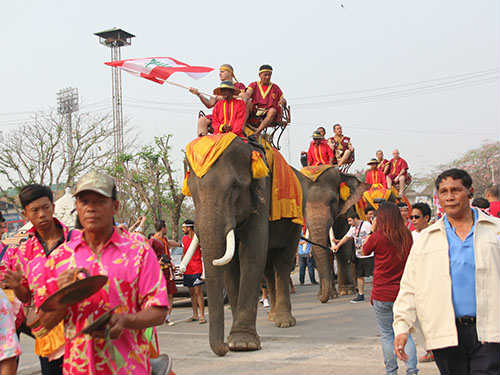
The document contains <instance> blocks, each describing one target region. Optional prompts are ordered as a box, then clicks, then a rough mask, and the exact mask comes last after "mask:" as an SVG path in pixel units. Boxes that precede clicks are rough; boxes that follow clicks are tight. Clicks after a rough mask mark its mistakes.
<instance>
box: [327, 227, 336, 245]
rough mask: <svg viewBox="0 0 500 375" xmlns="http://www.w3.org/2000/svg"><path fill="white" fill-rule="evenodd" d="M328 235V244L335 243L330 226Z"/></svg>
mask: <svg viewBox="0 0 500 375" xmlns="http://www.w3.org/2000/svg"><path fill="white" fill-rule="evenodd" d="M328 236H329V237H330V246H333V245H335V241H334V239H335V235H334V234H333V228H332V227H330V230H329V231H328Z"/></svg>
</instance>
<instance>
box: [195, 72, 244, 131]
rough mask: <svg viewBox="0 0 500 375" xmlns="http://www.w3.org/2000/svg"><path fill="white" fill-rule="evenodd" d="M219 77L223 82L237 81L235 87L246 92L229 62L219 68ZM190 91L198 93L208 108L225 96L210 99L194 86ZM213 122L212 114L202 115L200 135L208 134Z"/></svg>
mask: <svg viewBox="0 0 500 375" xmlns="http://www.w3.org/2000/svg"><path fill="white" fill-rule="evenodd" d="M219 78H220V80H221V82H224V81H231V82H235V83H234V87H236V88H237V89H238V90H239V92H238V95H240V94H241V95H243V93H244V92H245V89H246V87H245V85H244V84H243V83H241V82H238V80H237V79H236V77H235V75H234V70H233V67H232V66H231V65H229V64H222V65H221V66H220V68H219ZM189 91H190V92H191V94H194V95H196V96H197V97H198V98H199V99H200V101H201V102H202V103H203V104H204V105H205V107H207V108H213V107H214V106H215V104H216V103H217V101H219V100H222V99H223V98H222V97H221V96H212V97H210V99H207V98H206V97H205V96H204V95H202V94H200V92H199V91H198V89H195V88H193V87H190V88H189ZM211 123H212V115H207V116H202V117H200V118H199V119H198V136H199V137H201V136H204V135H207V134H208V128H209V126H210V124H211Z"/></svg>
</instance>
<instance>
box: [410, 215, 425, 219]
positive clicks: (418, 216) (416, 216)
mask: <svg viewBox="0 0 500 375" xmlns="http://www.w3.org/2000/svg"><path fill="white" fill-rule="evenodd" d="M421 217H422V216H420V215H411V216H410V219H412V220H413V219H420V218H421Z"/></svg>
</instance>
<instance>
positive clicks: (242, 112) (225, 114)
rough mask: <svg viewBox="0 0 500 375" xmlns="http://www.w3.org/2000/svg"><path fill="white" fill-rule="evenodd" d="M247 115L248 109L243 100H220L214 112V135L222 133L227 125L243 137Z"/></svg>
mask: <svg viewBox="0 0 500 375" xmlns="http://www.w3.org/2000/svg"><path fill="white" fill-rule="evenodd" d="M246 115H247V108H246V105H245V102H244V101H243V100H240V99H231V100H219V101H218V102H217V103H216V104H215V107H214V110H213V111H212V127H213V129H214V134H219V133H222V128H223V127H224V126H225V125H227V126H229V127H231V132H233V133H235V134H236V135H239V136H240V137H243V136H244V135H243V127H244V126H245V120H246Z"/></svg>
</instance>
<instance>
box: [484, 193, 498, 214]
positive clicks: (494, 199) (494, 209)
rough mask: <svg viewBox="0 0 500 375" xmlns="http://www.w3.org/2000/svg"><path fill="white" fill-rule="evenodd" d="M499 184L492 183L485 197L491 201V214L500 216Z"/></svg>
mask: <svg viewBox="0 0 500 375" xmlns="http://www.w3.org/2000/svg"><path fill="white" fill-rule="evenodd" d="M499 190H500V189H499V186H498V185H492V186H490V187H489V188H487V189H486V192H485V194H484V195H485V197H486V199H487V200H488V202H490V215H491V216H495V217H499V218H500V200H498V195H499Z"/></svg>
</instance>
